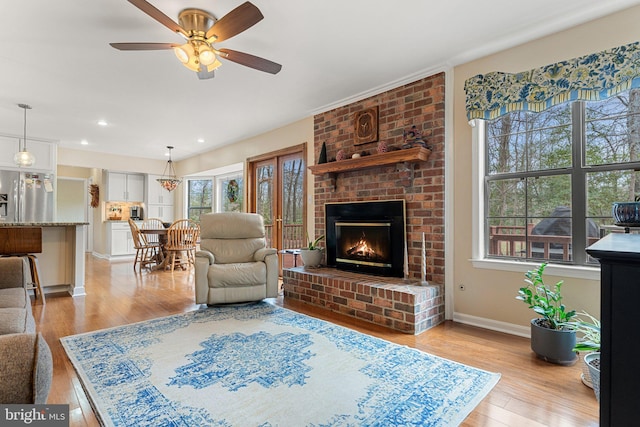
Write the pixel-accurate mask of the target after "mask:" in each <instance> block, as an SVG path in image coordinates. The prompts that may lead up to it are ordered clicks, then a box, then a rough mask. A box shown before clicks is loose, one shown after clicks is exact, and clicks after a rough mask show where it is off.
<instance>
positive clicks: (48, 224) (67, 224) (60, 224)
mask: <svg viewBox="0 0 640 427" xmlns="http://www.w3.org/2000/svg"><path fill="white" fill-rule="evenodd" d="M76 225H89V223H88V222H55V221H50V222H0V227H70V226H76Z"/></svg>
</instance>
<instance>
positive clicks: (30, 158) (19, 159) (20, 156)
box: [13, 104, 36, 167]
mask: <svg viewBox="0 0 640 427" xmlns="http://www.w3.org/2000/svg"><path fill="white" fill-rule="evenodd" d="M18 107H20V108H23V109H24V138H23V139H22V141H23V142H21V141H20V139H18V150H20V151H18V152H17V153H16V155H15V156H13V162H14V163H15V164H16V165H18V166H20V167H29V166H31V165H33V164H34V163H35V161H36V158H35V157H34V155H33V154H31V153H30V152H28V151H27V110H31V106H30V105H27V104H18Z"/></svg>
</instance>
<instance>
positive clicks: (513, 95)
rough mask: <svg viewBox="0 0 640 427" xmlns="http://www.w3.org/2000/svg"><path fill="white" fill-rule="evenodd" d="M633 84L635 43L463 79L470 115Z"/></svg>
mask: <svg viewBox="0 0 640 427" xmlns="http://www.w3.org/2000/svg"><path fill="white" fill-rule="evenodd" d="M635 87H640V42H635V43H631V44H628V45H624V46H619V47H615V48H613V49H609V50H605V51H602V52H599V53H593V54H590V55H585V56H581V57H579V58H574V59H570V60H568V61H561V62H557V63H555V64H551V65H547V66H545V67H540V68H535V69H533V70H529V71H524V72H521V73H517V74H510V73H501V72H492V73H488V74H479V75H477V76H475V77H472V78H470V79H468V80H467V81H466V82H465V84H464V90H465V92H466V94H467V101H466V108H467V118H468V119H469V120H471V119H494V118H496V117H500V116H501V115H503V114H506V113H508V112H510V111H519V110H524V111H533V112H540V111H544V110H545V109H547V108H549V107H552V106H554V105H558V104H561V103H563V102H568V101H574V100H600V99H606V98H608V97H610V96H613V95H616V94H618V93H620V92H623V91H625V90H628V89H631V88H635Z"/></svg>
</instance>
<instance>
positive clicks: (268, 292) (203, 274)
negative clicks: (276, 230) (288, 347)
mask: <svg viewBox="0 0 640 427" xmlns="http://www.w3.org/2000/svg"><path fill="white" fill-rule="evenodd" d="M195 279H196V303H197V304H221V303H236V302H247V301H259V300H262V299H265V298H273V297H276V296H278V253H277V251H276V249H274V248H267V247H266V240H265V230H264V221H263V219H262V216H261V215H258V214H254V213H240V212H225V213H210V214H204V215H202V216H200V250H199V251H197V252H196V268H195Z"/></svg>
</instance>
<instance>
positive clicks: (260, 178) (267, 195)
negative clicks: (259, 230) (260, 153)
mask: <svg viewBox="0 0 640 427" xmlns="http://www.w3.org/2000/svg"><path fill="white" fill-rule="evenodd" d="M275 172H276V171H275V162H273V161H265V162H261V163H259V164H258V165H257V166H256V173H255V180H256V181H255V191H256V193H255V203H256V205H255V206H256V213H259V214H260V215H262V217H263V218H264V227H265V231H266V238H267V247H271V248H278V245H277V244H278V242H277V241H275V240H274V237H277V233H274V232H273V225H274V222H275V219H276V216H275V213H276V212H275V204H276V203H275V202H276V200H275V198H276V193H275V181H274V179H275Z"/></svg>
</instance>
